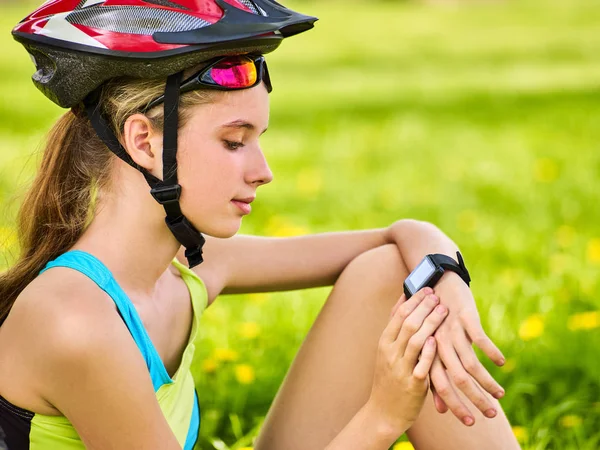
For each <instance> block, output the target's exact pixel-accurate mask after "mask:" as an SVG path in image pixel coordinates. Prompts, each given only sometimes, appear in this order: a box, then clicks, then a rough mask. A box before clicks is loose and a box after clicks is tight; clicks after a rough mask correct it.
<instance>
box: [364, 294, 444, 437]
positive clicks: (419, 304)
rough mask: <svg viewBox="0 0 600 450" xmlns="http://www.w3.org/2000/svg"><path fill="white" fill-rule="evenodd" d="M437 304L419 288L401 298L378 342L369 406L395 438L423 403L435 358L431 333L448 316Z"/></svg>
mask: <svg viewBox="0 0 600 450" xmlns="http://www.w3.org/2000/svg"><path fill="white" fill-rule="evenodd" d="M438 304H439V299H438V298H437V296H435V295H434V294H433V290H432V289H431V288H425V289H422V290H420V291H419V292H417V293H416V294H415V295H414V296H412V297H411V298H410V299H409V300H408V301H407V300H406V296H405V295H404V294H403V295H402V296H401V297H400V300H398V303H397V304H396V305H395V306H394V308H393V309H392V313H391V318H390V322H389V324H388V325H387V327H386V328H385V330H384V331H383V334H382V335H381V338H380V340H379V347H378V351H377V359H376V363H375V373H374V377H373V387H372V390H371V396H370V397H369V400H368V402H367V405H369V407H370V409H371V410H372V411H374V412H375V414H376V415H377V416H378V417H379V418H380V419H381V421H382V424H383V425H384V426H386V427H387V428H388V429H390V430H392V431H393V432H395V433H396V435H397V436H400V435H401V434H402V433H404V432H405V431H406V430H407V429H408V428H410V426H411V425H412V424H413V423H414V421H415V420H416V419H417V417H418V416H419V413H420V411H421V408H422V406H423V403H424V402H425V396H426V395H427V391H428V387H429V380H428V373H429V370H430V368H431V365H432V363H433V359H434V356H435V354H436V343H435V339H434V338H433V337H432V335H433V333H434V332H435V331H436V330H437V329H438V327H439V326H440V324H441V323H442V322H443V320H444V318H445V317H446V316H447V314H448V310H447V308H446V307H444V306H441V305H440V306H438ZM436 306H437V307H436Z"/></svg>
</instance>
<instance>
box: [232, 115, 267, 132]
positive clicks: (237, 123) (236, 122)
mask: <svg viewBox="0 0 600 450" xmlns="http://www.w3.org/2000/svg"><path fill="white" fill-rule="evenodd" d="M222 128H245V129H247V130H250V131H254V130H256V127H255V126H254V124H251V123H250V122H246V121H245V120H241V119H240V120H234V121H233V122H229V123H226V124H225V125H223V126H222ZM267 129H268V128H265V129H264V130H263V131H262V133H260V134H263V133H264V132H265V131H267Z"/></svg>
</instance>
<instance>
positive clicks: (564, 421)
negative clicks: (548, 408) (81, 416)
mask: <svg viewBox="0 0 600 450" xmlns="http://www.w3.org/2000/svg"><path fill="white" fill-rule="evenodd" d="M559 422H560V425H561V426H562V427H563V428H575V427H578V426H580V425H581V424H582V423H583V420H582V419H581V417H579V416H577V415H575V414H569V415H567V416H563V417H561V418H560V421H559Z"/></svg>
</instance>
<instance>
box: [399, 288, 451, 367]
mask: <svg viewBox="0 0 600 450" xmlns="http://www.w3.org/2000/svg"><path fill="white" fill-rule="evenodd" d="M426 302H427V300H426V301H425V302H423V303H426ZM419 306H421V305H419ZM415 312H416V311H415ZM412 315H414V313H413V314H412ZM412 315H411V317H409V318H408V319H407V320H406V321H405V322H404V325H403V326H402V330H400V334H401V335H402V333H403V331H404V327H405V326H406V323H407V322H408V321H409V320H410V319H411V318H412ZM447 315H448V308H446V307H445V306H444V305H438V306H436V307H435V309H434V310H433V311H432V312H431V313H429V315H428V316H427V318H426V319H425V321H424V322H423V325H422V326H421V328H420V329H419V331H417V332H416V333H415V334H414V335H413V336H412V337H411V338H410V339H409V340H408V342H405V341H404V342H403V341H402V340H401V339H398V340H397V341H396V343H397V345H398V349H399V350H398V351H399V353H398V354H399V355H402V354H403V356H404V361H403V363H404V364H408V367H414V366H415V364H417V359H418V358H419V353H420V352H421V349H422V348H423V345H424V344H425V341H426V340H427V338H428V337H429V336H432V335H433V333H435V331H436V330H437V329H438V327H439V326H440V325H441V324H442V322H443V321H444V319H445V318H446V316H447ZM402 347H404V353H402Z"/></svg>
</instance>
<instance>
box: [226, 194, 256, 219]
mask: <svg viewBox="0 0 600 450" xmlns="http://www.w3.org/2000/svg"><path fill="white" fill-rule="evenodd" d="M254 199H255V197H246V198H234V199H233V200H231V203H233V204H234V205H235V206H237V207H238V209H239V210H240V211H241V212H242V213H243V214H244V215H246V214H250V211H252V207H251V206H250V203H252V202H253V201H254Z"/></svg>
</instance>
